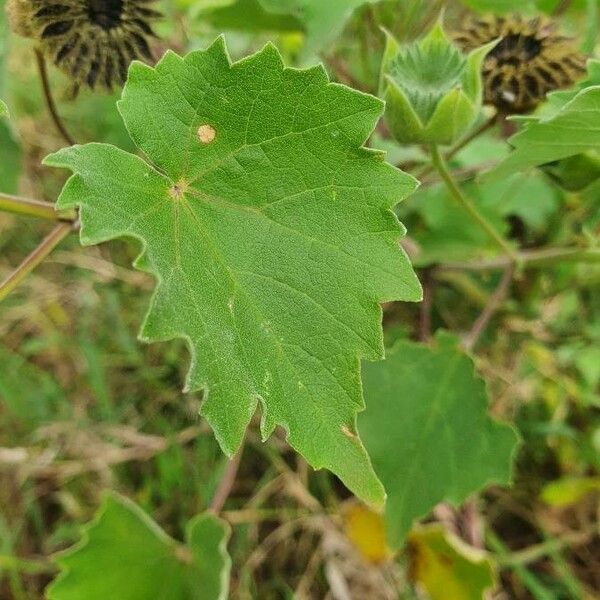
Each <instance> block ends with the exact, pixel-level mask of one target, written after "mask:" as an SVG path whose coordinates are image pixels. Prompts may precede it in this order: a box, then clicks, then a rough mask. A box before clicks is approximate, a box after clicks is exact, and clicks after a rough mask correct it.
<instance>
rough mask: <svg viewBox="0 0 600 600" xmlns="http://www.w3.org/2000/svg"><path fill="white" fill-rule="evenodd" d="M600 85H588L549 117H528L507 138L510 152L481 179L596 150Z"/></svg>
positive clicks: (599, 136) (599, 129) (598, 144)
mask: <svg viewBox="0 0 600 600" xmlns="http://www.w3.org/2000/svg"><path fill="white" fill-rule="evenodd" d="M599 123H600V86H592V87H588V88H586V89H584V90H582V91H581V92H579V93H578V94H577V95H576V96H575V97H574V98H573V99H572V100H570V101H569V102H567V103H566V104H565V105H564V106H563V107H562V108H561V109H560V110H558V112H556V113H554V114H553V115H552V116H550V117H544V116H542V117H540V118H539V119H528V120H527V121H524V123H523V129H522V130H521V131H519V133H517V134H516V135H514V136H513V137H511V138H510V140H509V142H510V143H511V144H512V145H513V146H514V150H513V152H512V153H511V154H510V155H509V156H508V158H506V159H505V160H504V161H502V162H501V163H500V164H499V165H498V166H497V167H496V168H495V169H493V170H492V171H490V172H489V173H487V174H486V175H484V181H486V182H488V181H492V180H497V179H501V178H503V177H506V176H508V175H511V174H512V173H514V172H515V171H524V170H526V169H530V168H532V167H536V166H539V165H543V164H545V163H549V162H552V161H555V160H560V159H563V158H567V157H569V156H573V155H575V154H580V153H582V152H586V151H587V150H596V151H598V150H600V125H599Z"/></svg>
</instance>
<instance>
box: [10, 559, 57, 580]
mask: <svg viewBox="0 0 600 600" xmlns="http://www.w3.org/2000/svg"><path fill="white" fill-rule="evenodd" d="M0 569H2V570H7V571H9V570H10V571H17V572H19V573H24V574H27V575H39V574H41V573H54V572H55V571H56V566H55V565H53V564H52V563H50V562H46V561H42V560H32V559H27V558H18V557H17V556H11V555H9V554H0Z"/></svg>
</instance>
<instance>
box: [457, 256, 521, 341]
mask: <svg viewBox="0 0 600 600" xmlns="http://www.w3.org/2000/svg"><path fill="white" fill-rule="evenodd" d="M514 272H515V267H514V264H511V265H509V266H508V267H506V269H505V270H504V274H503V275H502V279H501V280H500V283H499V284H498V287H497V288H496V289H495V290H494V293H493V294H492V295H491V296H490V299H489V301H488V303H487V304H486V306H485V308H484V309H483V311H482V312H481V314H480V315H479V317H477V319H476V321H475V323H474V324H473V327H472V328H471V331H469V333H468V334H467V335H466V336H465V338H464V340H463V348H464V349H465V350H466V351H467V352H470V351H471V350H473V348H474V347H475V344H477V342H478V340H479V338H480V337H481V334H482V333H483V332H484V330H485V328H486V327H487V325H488V323H489V322H490V320H491V318H492V317H493V316H494V314H495V313H496V311H497V310H498V309H499V308H500V305H501V304H502V302H504V299H505V298H506V295H507V294H508V290H509V287H510V283H511V281H512V278H513V275H514Z"/></svg>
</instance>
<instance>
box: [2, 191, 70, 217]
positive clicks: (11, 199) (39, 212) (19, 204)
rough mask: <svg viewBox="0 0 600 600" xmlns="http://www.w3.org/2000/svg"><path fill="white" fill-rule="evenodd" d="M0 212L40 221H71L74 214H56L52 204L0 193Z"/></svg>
mask: <svg viewBox="0 0 600 600" xmlns="http://www.w3.org/2000/svg"><path fill="white" fill-rule="evenodd" d="M0 211H2V212H8V213H12V214H15V215H26V216H29V217H39V218H40V219H49V220H51V221H73V220H74V218H73V217H74V214H66V213H65V214H62V215H61V213H58V212H56V209H55V207H54V204H51V203H50V202H44V201H43V200H31V199H30V198H21V197H19V196H12V195H11V194H4V193H2V192H0Z"/></svg>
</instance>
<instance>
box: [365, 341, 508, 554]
mask: <svg viewBox="0 0 600 600" xmlns="http://www.w3.org/2000/svg"><path fill="white" fill-rule="evenodd" d="M363 379H364V384H365V398H366V402H367V410H366V411H365V412H364V413H362V414H361V416H360V420H359V429H360V432H361V434H362V436H363V439H364V440H365V445H366V446H367V449H368V451H369V453H370V455H371V458H372V460H373V465H374V467H375V470H376V472H377V474H378V475H379V477H380V478H381V481H382V482H383V485H384V486H385V490H386V492H387V494H388V498H387V504H386V508H385V520H386V527H387V532H388V536H389V538H388V539H389V542H390V544H391V545H392V546H394V547H398V546H400V545H401V544H402V543H403V542H404V540H405V538H406V535H407V533H408V532H409V530H410V528H411V525H412V523H413V521H414V520H415V519H417V518H419V517H423V516H425V515H426V514H427V513H429V512H430V511H431V509H432V508H433V507H434V506H435V505H436V504H438V503H440V502H443V501H449V502H452V503H453V504H460V503H461V502H463V501H464V500H465V499H466V498H467V496H468V495H469V494H471V493H473V492H475V491H477V490H478V489H480V488H481V487H483V486H485V485H487V484H489V483H492V482H494V483H508V482H509V481H510V477H511V463H512V457H513V454H514V451H515V446H516V442H517V437H516V433H515V431H514V430H513V429H512V428H511V427H510V426H508V425H505V424H501V423H498V422H496V421H493V420H492V419H491V418H490V417H489V416H488V413H487V405H488V398H487V393H486V389H485V384H484V382H483V380H481V379H480V378H478V377H477V376H476V375H475V373H474V372H473V363H472V361H471V360H470V359H469V357H468V356H467V355H466V354H464V353H463V352H462V351H460V350H459V348H458V346H457V343H456V340H455V338H453V337H452V336H449V335H448V334H440V335H438V336H437V337H436V342H435V346H434V347H428V346H425V345H422V344H416V343H414V342H410V341H407V340H400V341H399V342H397V343H396V344H395V345H394V346H393V347H392V349H391V350H389V351H388V353H387V359H386V360H385V362H382V363H380V364H377V365H375V364H372V365H369V364H365V365H364V368H363Z"/></svg>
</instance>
